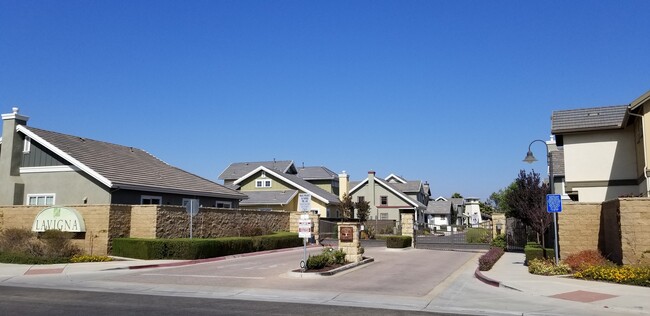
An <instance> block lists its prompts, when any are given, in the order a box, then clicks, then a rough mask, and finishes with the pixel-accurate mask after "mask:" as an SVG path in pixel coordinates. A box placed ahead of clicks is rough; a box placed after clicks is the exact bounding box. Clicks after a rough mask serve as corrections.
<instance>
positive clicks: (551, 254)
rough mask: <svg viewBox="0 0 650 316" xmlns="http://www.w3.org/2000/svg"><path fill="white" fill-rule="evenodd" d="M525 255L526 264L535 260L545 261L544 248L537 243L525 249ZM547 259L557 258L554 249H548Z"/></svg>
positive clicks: (528, 245)
mask: <svg viewBox="0 0 650 316" xmlns="http://www.w3.org/2000/svg"><path fill="white" fill-rule="evenodd" d="M524 253H525V254H526V263H529V262H530V261H531V260H533V259H545V258H544V252H543V250H542V246H540V245H539V244H537V243H528V244H526V247H524ZM546 256H547V258H555V251H554V250H553V248H546Z"/></svg>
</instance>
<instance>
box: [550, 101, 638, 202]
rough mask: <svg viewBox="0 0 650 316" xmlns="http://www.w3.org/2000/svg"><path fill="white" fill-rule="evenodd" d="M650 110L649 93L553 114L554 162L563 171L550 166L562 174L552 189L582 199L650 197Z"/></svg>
mask: <svg viewBox="0 0 650 316" xmlns="http://www.w3.org/2000/svg"><path fill="white" fill-rule="evenodd" d="M649 112H650V91H649V92H647V93H645V94H644V95H642V96H640V97H639V98H637V99H636V100H634V101H632V103H630V104H626V105H618V106H605V107H594V108H583V109H574V110H562V111H555V112H553V116H552V127H551V131H552V133H553V134H554V135H555V143H556V145H557V149H558V152H557V153H554V154H553V156H552V157H553V164H554V165H556V164H560V163H561V166H562V167H563V169H564V170H560V169H559V168H553V171H554V172H563V173H564V174H563V176H564V178H563V180H564V182H563V183H559V184H558V183H556V184H555V189H556V193H563V194H567V195H569V197H570V198H571V199H572V200H574V201H580V202H602V201H606V200H611V199H615V198H618V197H620V196H648V184H647V182H648V181H647V178H648V171H649V169H648V164H649V163H650V160H649V159H648V152H647V148H648V146H649V145H650V143H648V137H650V134H649V133H650V132H649V131H648V130H647V128H646V126H647V124H646V123H645V121H646V120H647V119H650V114H649ZM560 159H562V160H561V161H559V160H560ZM558 190H559V191H560V192H557V191H558Z"/></svg>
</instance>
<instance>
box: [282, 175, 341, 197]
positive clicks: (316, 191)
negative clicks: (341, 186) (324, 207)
mask: <svg viewBox="0 0 650 316" xmlns="http://www.w3.org/2000/svg"><path fill="white" fill-rule="evenodd" d="M280 175H281V176H282V177H284V178H286V179H287V180H289V181H291V182H293V183H295V184H297V185H299V186H301V187H303V188H305V189H307V190H309V191H311V192H313V193H314V194H318V195H319V196H320V197H322V198H324V199H325V200H327V203H330V204H339V203H341V201H340V200H339V197H338V196H336V195H334V194H332V193H330V192H327V191H325V190H323V189H321V188H320V187H318V186H316V185H314V184H311V183H309V182H307V181H306V180H303V179H301V178H299V177H298V176H296V175H293V174H289V173H280Z"/></svg>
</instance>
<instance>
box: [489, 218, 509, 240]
mask: <svg viewBox="0 0 650 316" xmlns="http://www.w3.org/2000/svg"><path fill="white" fill-rule="evenodd" d="M505 233H506V214H497V213H494V214H492V238H495V237H497V236H499V235H501V234H505Z"/></svg>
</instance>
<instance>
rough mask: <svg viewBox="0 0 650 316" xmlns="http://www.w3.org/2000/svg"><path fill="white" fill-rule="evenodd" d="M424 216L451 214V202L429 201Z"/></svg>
mask: <svg viewBox="0 0 650 316" xmlns="http://www.w3.org/2000/svg"><path fill="white" fill-rule="evenodd" d="M424 214H442V215H450V214H451V201H431V202H429V205H427V209H426V210H425V211H424Z"/></svg>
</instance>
